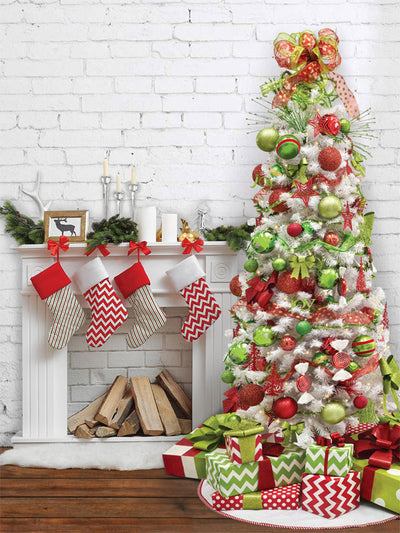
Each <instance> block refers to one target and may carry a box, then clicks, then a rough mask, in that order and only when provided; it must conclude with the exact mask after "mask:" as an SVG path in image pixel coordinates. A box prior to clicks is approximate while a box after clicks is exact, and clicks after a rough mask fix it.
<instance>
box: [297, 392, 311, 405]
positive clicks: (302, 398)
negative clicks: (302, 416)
mask: <svg viewBox="0 0 400 533" xmlns="http://www.w3.org/2000/svg"><path fill="white" fill-rule="evenodd" d="M312 400H315V398H314V396H313V395H312V394H310V393H309V392H303V394H302V395H301V396H300V398H299V399H298V400H297V403H298V404H300V405H303V404H305V403H310V402H311V401H312Z"/></svg>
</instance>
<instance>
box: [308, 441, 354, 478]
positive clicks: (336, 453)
mask: <svg viewBox="0 0 400 533" xmlns="http://www.w3.org/2000/svg"><path fill="white" fill-rule="evenodd" d="M353 448H354V446H353V444H345V443H344V438H343V437H340V435H339V433H331V439H326V438H324V437H318V438H317V444H311V445H310V446H308V448H307V453H306V464H305V467H304V470H305V472H306V473H307V474H321V475H324V476H340V477H344V476H347V474H348V473H349V472H350V468H351V461H352V458H353Z"/></svg>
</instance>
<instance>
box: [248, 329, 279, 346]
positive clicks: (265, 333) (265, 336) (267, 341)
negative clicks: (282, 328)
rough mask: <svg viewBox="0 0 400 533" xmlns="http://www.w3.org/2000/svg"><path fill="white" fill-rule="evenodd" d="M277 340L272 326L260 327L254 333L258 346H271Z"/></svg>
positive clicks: (254, 339)
mask: <svg viewBox="0 0 400 533" xmlns="http://www.w3.org/2000/svg"><path fill="white" fill-rule="evenodd" d="M275 340H276V337H275V333H274V332H273V331H272V328H271V327H270V326H259V327H258V328H256V329H255V330H254V332H253V341H254V343H255V344H256V345H257V346H271V344H274V342H275Z"/></svg>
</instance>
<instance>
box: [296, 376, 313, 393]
mask: <svg viewBox="0 0 400 533" xmlns="http://www.w3.org/2000/svg"><path fill="white" fill-rule="evenodd" d="M311 385H312V380H311V378H310V376H299V377H298V378H297V381H296V386H297V389H298V390H299V391H300V392H307V391H308V390H310V389H311Z"/></svg>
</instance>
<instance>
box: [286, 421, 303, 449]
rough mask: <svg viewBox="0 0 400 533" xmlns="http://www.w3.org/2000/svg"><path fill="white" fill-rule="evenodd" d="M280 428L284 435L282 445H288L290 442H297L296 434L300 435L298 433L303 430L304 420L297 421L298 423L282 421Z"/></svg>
mask: <svg viewBox="0 0 400 533" xmlns="http://www.w3.org/2000/svg"><path fill="white" fill-rule="evenodd" d="M281 428H282V433H283V435H284V439H283V442H282V445H283V446H288V445H289V444H290V443H292V442H293V443H295V442H297V435H300V433H301V432H302V431H303V429H304V422H299V423H298V424H289V422H282V425H281Z"/></svg>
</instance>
